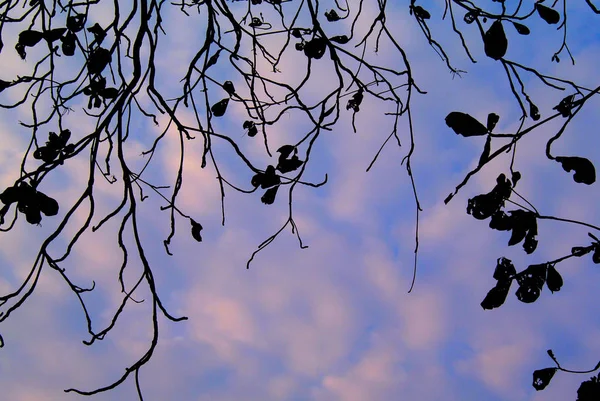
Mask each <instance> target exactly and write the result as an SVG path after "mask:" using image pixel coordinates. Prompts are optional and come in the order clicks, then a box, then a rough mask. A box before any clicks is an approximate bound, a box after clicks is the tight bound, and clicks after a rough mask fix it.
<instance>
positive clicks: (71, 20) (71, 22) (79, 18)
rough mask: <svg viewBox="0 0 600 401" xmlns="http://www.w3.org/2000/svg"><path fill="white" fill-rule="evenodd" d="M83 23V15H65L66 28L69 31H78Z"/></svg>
mask: <svg viewBox="0 0 600 401" xmlns="http://www.w3.org/2000/svg"><path fill="white" fill-rule="evenodd" d="M84 25H85V15H83V14H77V15H71V16H70V17H67V29H68V30H69V31H71V32H79V31H81V30H82V29H83V26H84Z"/></svg>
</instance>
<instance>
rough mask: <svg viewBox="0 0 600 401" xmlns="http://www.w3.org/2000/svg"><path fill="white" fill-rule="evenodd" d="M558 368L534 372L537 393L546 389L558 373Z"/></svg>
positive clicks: (534, 385)
mask: <svg viewBox="0 0 600 401" xmlns="http://www.w3.org/2000/svg"><path fill="white" fill-rule="evenodd" d="M556 370H557V368H546V369H540V370H536V371H535V372H533V388H535V389H536V390H537V391H540V390H543V389H545V388H546V387H547V386H548V384H550V380H552V377H553V376H554V374H555V373H556Z"/></svg>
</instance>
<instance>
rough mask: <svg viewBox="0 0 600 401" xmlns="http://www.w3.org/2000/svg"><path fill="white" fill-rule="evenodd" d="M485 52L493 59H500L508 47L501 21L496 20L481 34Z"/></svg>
mask: <svg viewBox="0 0 600 401" xmlns="http://www.w3.org/2000/svg"><path fill="white" fill-rule="evenodd" d="M483 45H484V50H485V54H486V55H487V56H488V57H491V58H493V59H494V60H500V59H501V58H502V57H504V55H505V54H506V50H507V49H508V40H507V39H506V34H505V33H504V28H503V27H502V21H500V20H496V21H494V22H493V23H492V26H490V29H488V31H487V32H486V33H485V34H484V35H483Z"/></svg>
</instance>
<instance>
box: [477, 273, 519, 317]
mask: <svg viewBox="0 0 600 401" xmlns="http://www.w3.org/2000/svg"><path fill="white" fill-rule="evenodd" d="M511 283H512V280H501V281H498V283H497V284H496V286H495V287H494V288H492V289H491V290H490V291H489V292H488V293H487V295H486V296H485V298H484V299H483V301H481V307H482V308H483V309H486V310H490V309H494V308H499V307H500V306H502V304H504V302H505V301H506V297H507V296H508V291H509V290H510V285H511Z"/></svg>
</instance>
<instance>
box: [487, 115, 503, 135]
mask: <svg viewBox="0 0 600 401" xmlns="http://www.w3.org/2000/svg"><path fill="white" fill-rule="evenodd" d="M498 121H500V116H499V115H498V114H496V113H490V114H488V117H487V129H488V131H490V132H492V131H493V130H494V128H496V124H498Z"/></svg>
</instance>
